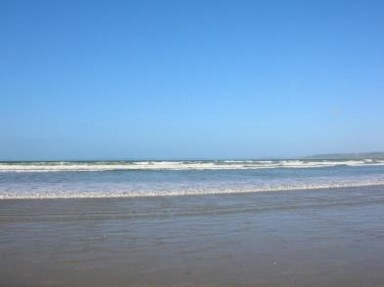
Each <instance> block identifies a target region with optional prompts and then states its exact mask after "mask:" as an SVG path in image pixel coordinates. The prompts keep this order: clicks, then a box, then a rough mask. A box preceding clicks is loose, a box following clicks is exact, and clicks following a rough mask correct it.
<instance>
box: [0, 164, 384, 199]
mask: <svg viewBox="0 0 384 287" xmlns="http://www.w3.org/2000/svg"><path fill="white" fill-rule="evenodd" d="M383 184H384V160H377V159H361V160H352V159H351V160H298V159H293V160H292V159H290V160H195V161H160V160H159V161H49V162H43V161H41V162H0V199H32V198H36V199H43V198H110V197H148V196H176V195H203V194H225V193H249V192H274V191H281V190H308V189H322V188H338V187H356V186H373V185H383Z"/></svg>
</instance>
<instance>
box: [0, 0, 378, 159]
mask: <svg viewBox="0 0 384 287" xmlns="http://www.w3.org/2000/svg"><path fill="white" fill-rule="evenodd" d="M383 15H384V1H381V0H380V1H379V0H378V1H372V0H364V1H363V0H360V1H354V0H348V1H343V0H332V1H331V0H321V1H317V0H313V1H310V0H306V1H300V0H297V1H294V0H281V1H277V0H270V1H262V0H260V1H247V0H230V1H229V0H194V1H192V0H172V1H170V0H137V1H136V0H132V1H130V0H125V1H123V0H108V1H107V0H104V1H98V0H86V1H85V0H76V1H75V0H66V1H58V0H45V1H41V0H34V1H30V0H25V1H21V0H1V1H0V160H65V159H67V160H69V159H78V160H81V159H84V160H85V159H86V160H92V159H95V160H96V159H211V158H272V157H273V158H275V157H295V156H302V155H311V154H319V153H332V152H338V153H339V152H371V151H384V132H383V131H384V129H383V126H384V17H383Z"/></svg>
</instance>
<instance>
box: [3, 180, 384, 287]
mask: <svg viewBox="0 0 384 287" xmlns="http://www.w3.org/2000/svg"><path fill="white" fill-rule="evenodd" d="M383 192H384V191H383V187H381V186H376V187H365V188H361V187H359V188H344V189H342V188H341V189H329V190H311V191H284V192H266V193H254V194H252V193H251V194H237V195H236V194H235V195H202V196H174V197H153V198H126V199H55V200H51V199H46V200H1V201H0V235H1V236H0V256H1V260H0V286H4V287H8V286H9V287H16V286H20V287H21V286H28V287H33V286H74V287H77V286H79V287H80V286H95V287H96V286H303V287H304V286H313V287H317V286H318V287H320V286H335V287H336V286H348V287H354V286H356V287H357V286H370V287H379V286H383V284H384V274H383V272H382V268H383V266H384V257H383V256H382V255H383V254H384V245H383V240H384V232H383V230H384V229H383V222H384V212H383V210H384V209H383V205H384V196H383V194H384V193H383Z"/></svg>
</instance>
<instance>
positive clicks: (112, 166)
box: [0, 159, 384, 172]
mask: <svg viewBox="0 0 384 287" xmlns="http://www.w3.org/2000/svg"><path fill="white" fill-rule="evenodd" d="M378 165H380V166H382V165H384V160H372V159H363V160H344V161H341V160H339V161H329V160H318V161H304V160H275V161H270V160H269V161H268V160H265V161H261V160H231V161H229V160H227V161H185V162H183V161H136V162H31V163H25V162H23V163H4V162H3V163H0V172H59V171H112V170H230V169H268V168H319V167H321V168H324V167H334V166H378Z"/></svg>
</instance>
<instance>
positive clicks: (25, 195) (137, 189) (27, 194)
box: [0, 177, 384, 200]
mask: <svg viewBox="0 0 384 287" xmlns="http://www.w3.org/2000/svg"><path fill="white" fill-rule="evenodd" d="M379 185H383V186H384V177H377V178H360V179H356V178H351V179H343V180H340V179H334V180H332V181H330V180H329V179H328V180H326V181H323V182H322V181H318V182H310V181H296V182H283V183H281V182H280V183H273V182H270V183H264V184H233V185H231V184H221V185H220V184H214V185H185V184H181V185H180V184H179V185H175V184H165V185H164V184H163V185H161V184H155V185H144V186H140V185H119V184H109V185H100V186H91V187H87V186H80V187H79V186H76V185H74V186H49V185H48V186H46V185H45V186H35V187H33V188H31V189H28V190H25V186H23V185H20V186H17V185H16V186H11V187H8V188H6V189H3V190H2V189H1V188H0V200H6V199H59V198H131V197H154V196H182V195H209V194H238V193H239V194H240V193H253V192H274V191H290V190H317V189H331V188H343V187H344V188H345V187H367V186H379Z"/></svg>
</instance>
